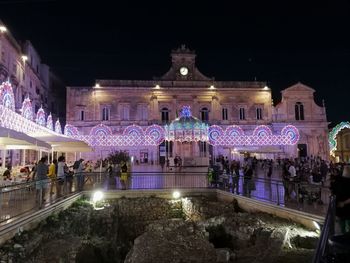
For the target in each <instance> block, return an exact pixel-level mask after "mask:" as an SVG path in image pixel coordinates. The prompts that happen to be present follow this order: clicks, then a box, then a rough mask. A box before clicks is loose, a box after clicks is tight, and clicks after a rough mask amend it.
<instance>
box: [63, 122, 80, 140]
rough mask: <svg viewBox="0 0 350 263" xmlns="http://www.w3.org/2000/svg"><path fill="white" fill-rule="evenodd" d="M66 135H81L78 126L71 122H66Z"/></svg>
mask: <svg viewBox="0 0 350 263" xmlns="http://www.w3.org/2000/svg"><path fill="white" fill-rule="evenodd" d="M64 135H67V136H70V137H73V136H77V135H79V130H78V128H77V127H75V126H73V125H71V124H66V126H64Z"/></svg>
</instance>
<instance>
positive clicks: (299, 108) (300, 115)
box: [295, 102, 304, 121]
mask: <svg viewBox="0 0 350 263" xmlns="http://www.w3.org/2000/svg"><path fill="white" fill-rule="evenodd" d="M295 119H296V120H297V121H302V120H304V105H303V104H302V103H301V102H297V103H295Z"/></svg>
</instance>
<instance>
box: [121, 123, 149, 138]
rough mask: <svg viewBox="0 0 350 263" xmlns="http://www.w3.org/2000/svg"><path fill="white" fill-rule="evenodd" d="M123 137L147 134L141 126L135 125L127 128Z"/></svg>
mask: <svg viewBox="0 0 350 263" xmlns="http://www.w3.org/2000/svg"><path fill="white" fill-rule="evenodd" d="M123 135H134V136H144V135H145V133H144V131H143V129H142V128H141V127H140V126H138V125H135V124H133V125H130V126H127V127H126V128H125V130H124V131H123Z"/></svg>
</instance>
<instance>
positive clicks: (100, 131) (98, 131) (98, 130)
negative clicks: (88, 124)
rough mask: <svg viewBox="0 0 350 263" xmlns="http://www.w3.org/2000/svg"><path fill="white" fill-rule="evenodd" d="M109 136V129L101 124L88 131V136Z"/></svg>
mask: <svg viewBox="0 0 350 263" xmlns="http://www.w3.org/2000/svg"><path fill="white" fill-rule="evenodd" d="M111 134H112V130H111V128H109V127H108V126H106V125H104V124H102V123H100V124H98V125H96V126H94V127H92V129H91V131H90V135H95V136H107V135H111Z"/></svg>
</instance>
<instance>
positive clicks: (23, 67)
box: [0, 20, 65, 166]
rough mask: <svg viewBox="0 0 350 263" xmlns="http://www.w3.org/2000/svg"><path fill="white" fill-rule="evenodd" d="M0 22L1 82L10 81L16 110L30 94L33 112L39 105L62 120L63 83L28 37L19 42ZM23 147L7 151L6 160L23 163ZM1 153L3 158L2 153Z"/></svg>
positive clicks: (29, 154) (30, 154)
mask: <svg viewBox="0 0 350 263" xmlns="http://www.w3.org/2000/svg"><path fill="white" fill-rule="evenodd" d="M0 26H1V27H2V30H0V83H3V82H4V81H7V80H9V81H10V83H11V86H12V88H13V93H14V98H15V110H16V112H18V113H21V112H20V111H21V109H22V103H23V101H24V100H25V99H26V98H27V97H29V99H30V100H31V103H32V106H33V111H34V112H35V113H36V112H37V111H38V110H39V108H40V107H42V108H43V109H44V110H45V112H46V117H47V115H48V114H49V113H51V114H52V116H53V117H54V121H56V119H57V118H60V119H61V121H62V119H64V117H65V107H64V106H63V105H64V102H63V99H64V95H63V94H60V90H61V91H62V92H64V84H63V83H62V81H60V80H59V78H57V77H56V76H55V75H54V74H53V73H52V71H51V70H50V68H49V66H48V65H46V64H44V63H42V60H41V58H40V55H39V53H38V51H37V50H36V49H35V48H34V46H33V45H32V43H31V42H30V41H29V40H26V41H25V42H23V43H20V42H18V41H17V40H16V39H15V38H14V37H13V36H12V34H11V32H10V31H9V30H7V29H5V28H6V27H5V25H4V24H3V23H2V21H1V20H0ZM23 151H24V150H11V151H7V152H6V153H5V155H6V164H11V165H12V166H16V165H19V164H21V163H22V165H24V159H23ZM26 151H27V153H26V156H27V157H29V159H30V160H36V159H37V158H38V154H37V153H36V152H35V151H34V150H26ZM1 156H2V158H3V156H4V155H3V153H1ZM2 158H1V159H2ZM1 162H2V160H1ZM1 162H0V163H1Z"/></svg>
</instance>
